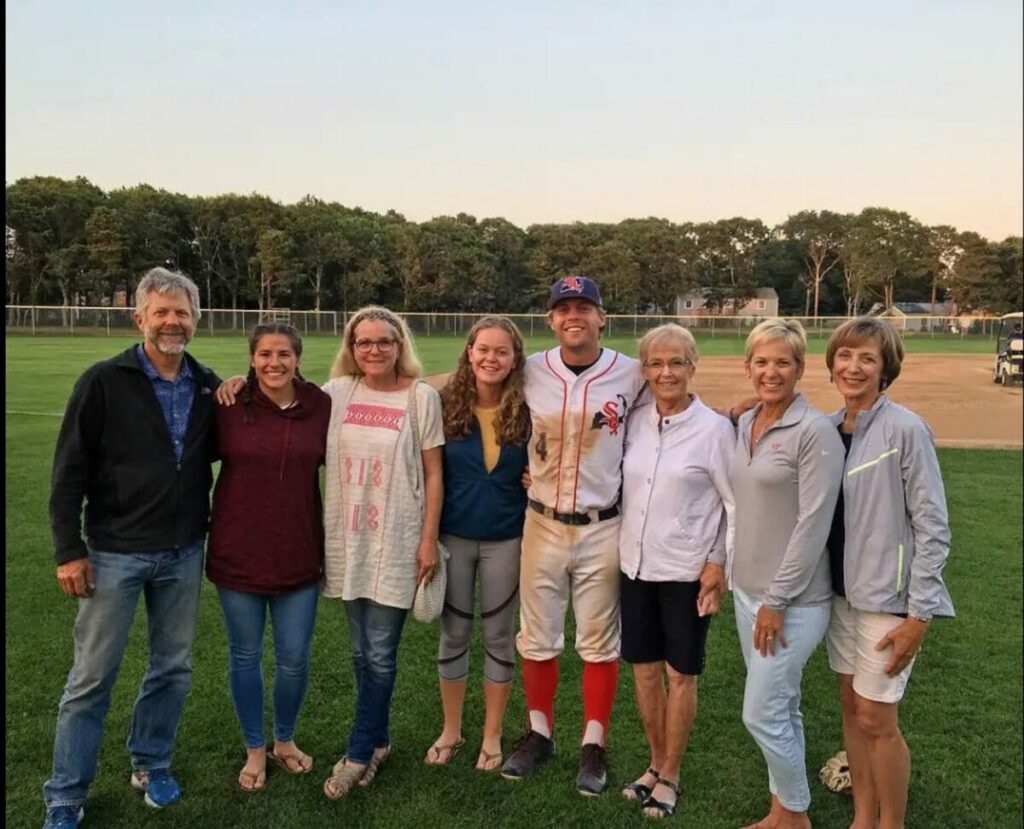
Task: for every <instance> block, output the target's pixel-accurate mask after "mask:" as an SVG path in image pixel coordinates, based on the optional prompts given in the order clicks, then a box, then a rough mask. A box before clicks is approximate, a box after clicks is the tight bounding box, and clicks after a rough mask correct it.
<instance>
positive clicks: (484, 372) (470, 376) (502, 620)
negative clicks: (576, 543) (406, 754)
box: [424, 317, 530, 772]
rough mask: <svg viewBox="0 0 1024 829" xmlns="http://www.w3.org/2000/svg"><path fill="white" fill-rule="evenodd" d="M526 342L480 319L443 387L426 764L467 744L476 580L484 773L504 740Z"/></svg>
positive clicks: (496, 762) (511, 662) (498, 320)
mask: <svg viewBox="0 0 1024 829" xmlns="http://www.w3.org/2000/svg"><path fill="white" fill-rule="evenodd" d="M525 361H526V356H525V354H524V353H523V338H522V336H521V335H520V333H519V329H518V328H516V326H515V324H514V323H513V322H512V321H511V320H509V319H507V318H506V317H484V318H483V319H481V320H480V321H479V322H477V323H476V324H475V325H474V326H473V327H472V328H471V329H470V331H469V336H468V337H467V340H466V347H465V348H464V349H463V350H462V353H461V354H460V355H459V362H458V365H457V366H456V369H455V371H454V372H453V373H452V375H451V377H449V378H448V382H447V384H446V385H445V387H444V388H443V389H442V390H441V405H442V408H443V410H444V433H445V435H444V436H445V445H444V509H443V510H442V512H441V539H442V541H444V544H445V546H446V547H447V548H448V550H449V552H450V553H451V559H450V560H449V562H448V589H447V593H446V595H445V607H444V614H443V615H442V617H441V642H440V646H439V648H438V655H437V668H438V673H439V674H440V679H439V682H440V691H441V704H442V708H443V709H444V728H443V729H442V731H441V735H440V736H439V737H438V738H437V739H436V740H435V741H434V743H433V745H431V747H430V748H429V749H428V750H427V754H426V757H425V758H424V760H425V762H426V763H427V764H428V765H432V766H442V765H447V764H448V763H449V762H451V761H452V759H454V757H455V755H456V754H457V753H458V751H459V749H460V748H461V747H462V746H463V745H464V743H465V740H464V739H463V737H462V705H463V701H464V699H465V696H466V675H467V674H468V672H469V640H470V634H471V633H472V630H473V617H474V611H475V608H476V583H477V577H478V576H479V580H480V625H481V627H482V629H483V645H484V670H483V672H484V733H483V741H482V743H481V746H480V754H479V756H478V757H477V761H476V768H477V770H478V771H485V772H493V771H497V770H498V769H499V768H500V767H501V762H502V753H501V734H502V721H503V720H504V717H505V708H506V706H507V705H508V698H509V692H510V691H511V688H512V677H513V675H514V673H515V638H514V635H513V627H514V625H515V611H516V602H515V599H516V595H517V594H518V592H519V557H520V552H521V542H522V535H523V521H524V519H525V517H526V491H525V490H524V489H523V486H522V482H521V476H522V474H523V470H524V469H525V468H526V465H527V450H526V444H527V441H528V440H529V437H530V412H529V409H527V407H526V402H525V401H524V399H523V366H524V364H525Z"/></svg>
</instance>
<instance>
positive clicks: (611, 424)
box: [590, 394, 627, 435]
mask: <svg viewBox="0 0 1024 829" xmlns="http://www.w3.org/2000/svg"><path fill="white" fill-rule="evenodd" d="M626 408H627V405H626V398H625V397H623V396H622V395H621V394H617V395H615V399H614V400H609V401H608V402H607V403H605V404H604V405H603V406H602V407H601V410H600V411H599V412H597V413H596V414H595V415H594V421H593V423H591V424H590V428H591V429H600V428H601V427H602V426H607V427H608V432H609V433H610V434H613V435H617V434H618V433H619V426H620V425H621V424H622V421H623V420H624V419H625V417H626Z"/></svg>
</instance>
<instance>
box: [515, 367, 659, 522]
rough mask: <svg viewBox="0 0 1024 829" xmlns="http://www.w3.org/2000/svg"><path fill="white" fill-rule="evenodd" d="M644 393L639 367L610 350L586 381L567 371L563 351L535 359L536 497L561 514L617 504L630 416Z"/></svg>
mask: <svg viewBox="0 0 1024 829" xmlns="http://www.w3.org/2000/svg"><path fill="white" fill-rule="evenodd" d="M642 386H643V378H642V377H641V372H640V363H639V362H638V361H637V360H634V359H633V358H632V357H627V356H626V355H625V354H620V353H618V352H617V351H612V350H611V349H608V348H606V349H603V350H602V351H601V356H600V357H599V358H598V360H597V362H596V363H595V364H594V365H592V366H591V367H590V368H588V369H587V370H586V371H584V372H583V373H582V374H580V375H579V376H577V375H576V374H574V373H573V372H572V371H571V370H569V369H568V368H566V366H565V363H563V362H562V357H561V352H560V349H558V348H553V349H551V350H550V351H543V352H541V353H539V354H533V355H532V356H530V357H529V358H528V359H527V361H526V387H525V394H526V404H527V406H529V408H530V418H531V420H532V423H533V436H532V437H531V438H530V447H529V455H530V477H531V479H532V483H531V485H530V492H529V496H530V498H532V499H533V500H535V501H539V502H540V503H542V504H543V505H544V506H546V507H551V508H552V509H554V510H555V512H586V511H588V510H595V509H605V508H607V507H610V506H612V505H613V504H614V503H616V501H617V499H618V497H619V488H620V486H621V484H622V447H623V437H624V436H625V431H626V428H625V426H626V423H625V421H626V413H627V412H628V411H629V409H630V407H631V406H632V405H633V401H634V400H635V399H636V396H637V394H639V392H640V389H641V387H642Z"/></svg>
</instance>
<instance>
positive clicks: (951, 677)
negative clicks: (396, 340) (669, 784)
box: [5, 337, 1024, 829]
mask: <svg viewBox="0 0 1024 829" xmlns="http://www.w3.org/2000/svg"><path fill="white" fill-rule="evenodd" d="M130 342H133V340H132V339H131V338H116V337H111V338H107V337H96V338H86V337H76V338H70V337H52V338H51V337H36V338H28V337H15V338H8V339H7V367H6V369H7V371H6V375H7V383H8V387H7V401H6V408H7V411H8V414H7V418H6V422H7V448H6V462H7V490H6V507H7V547H6V552H7V586H6V596H7V610H6V622H7V659H6V690H7V709H6V726H7V749H6V776H5V784H6V819H7V825H8V826H15V827H21V826H33V825H35V826H38V825H39V824H40V823H41V821H42V814H43V809H42V803H41V793H40V787H41V785H42V782H43V780H44V779H45V778H46V777H47V775H48V772H49V768H50V762H51V747H52V740H53V727H54V721H55V714H56V708H57V702H58V700H59V698H60V693H61V688H62V686H63V683H64V679H65V676H66V673H67V670H68V668H69V667H70V665H71V636H70V633H71V626H72V622H73V619H74V613H75V606H74V603H73V602H72V601H71V600H69V599H67V598H65V597H63V596H62V595H61V594H60V593H59V590H58V588H57V586H56V582H55V580H54V578H53V563H52V557H51V549H52V547H51V541H50V534H49V528H48V520H47V509H46V502H47V496H48V486H49V473H50V463H51V459H52V452H53V443H54V439H55V437H56V433H57V429H58V428H59V424H60V419H59V417H56V416H53V415H56V414H59V413H60V412H61V411H62V409H63V406H64V401H65V400H66V399H67V395H68V393H69V391H70V389H71V386H72V384H73V383H74V380H75V379H76V377H77V376H78V375H79V374H80V372H81V371H82V369H83V368H85V367H86V366H87V365H89V364H91V363H92V362H94V361H95V360H97V359H100V358H103V357H106V356H109V355H110V354H112V353H113V352H115V351H116V350H118V349H120V348H123V347H124V346H125V345H127V344H128V343H130ZM548 342H550V341H549V340H547V339H544V338H539V339H537V340H535V341H533V342H532V343H531V345H534V346H535V347H543V346H546V345H547V344H548ZM710 342H711V341H705V342H703V343H702V346H703V347H704V352H705V353H738V352H736V351H727V352H714V351H711V350H710V347H709V345H708V343H710ZM726 342H728V341H726V340H721V339H716V340H715V341H714V345H715V347H717V345H718V344H719V343H726ZM609 345H611V346H612V347H616V346H618V347H622V348H623V349H624V350H627V351H630V352H632V350H633V349H632V347H631V345H632V342H631V340H625V339H624V340H617V339H616V340H610V341H609ZM335 348H336V341H335V340H334V339H333V338H310V339H309V341H308V342H307V354H306V357H305V360H304V368H305V371H306V374H307V376H309V377H310V379H313V380H317V381H321V380H323V378H324V377H325V376H326V373H327V368H328V366H329V365H330V362H331V359H332V358H333V355H334V350H335ZM420 348H421V352H422V354H423V358H424V363H425V365H426V368H427V370H428V371H429V372H435V371H443V370H446V369H448V368H450V367H451V365H452V364H453V362H454V355H455V354H456V353H457V351H458V348H459V341H457V340H454V339H450V338H449V339H445V338H422V339H421V340H420ZM192 350H193V352H194V353H195V354H196V355H197V356H198V357H199V358H200V359H201V360H203V361H204V362H207V363H208V364H210V365H211V366H213V367H214V368H215V369H216V370H217V371H218V372H219V373H221V374H222V375H225V376H227V375H229V374H233V373H238V372H241V371H243V369H244V367H245V365H246V360H245V346H244V343H243V342H242V341H241V340H240V339H237V340H235V339H229V338H216V339H209V338H203V337H200V338H199V339H198V340H196V342H195V343H194V346H193V348H192ZM12 411H21V412H39V413H43V415H42V416H41V415H39V414H12V413H11V412H12ZM47 414H48V415H51V416H46V415H47ZM940 461H941V463H942V467H943V472H944V476H945V480H946V485H947V493H948V498H949V504H950V512H951V521H952V529H953V539H954V541H953V552H952V555H951V558H950V562H949V566H948V567H947V570H946V575H947V580H948V582H949V586H950V590H951V592H952V594H953V598H954V601H955V603H956V606H957V611H958V614H959V615H958V618H957V619H955V620H944V621H938V622H936V623H935V624H933V626H932V628H933V629H932V630H931V632H930V633H929V637H928V640H927V642H926V645H925V652H924V653H923V654H922V656H921V658H920V659H919V661H918V664H917V665H916V666H915V669H914V673H913V675H912V677H911V681H910V687H909V689H908V693H907V698H906V700H905V702H904V703H903V705H902V706H901V709H902V716H901V719H902V723H903V728H904V733H905V735H906V738H907V741H908V743H909V744H910V746H911V750H912V752H913V763H914V769H913V781H912V785H911V793H910V818H909V820H908V824H907V825H908V826H910V827H920V828H921V829H924V828H925V827H927V828H928V829H931V827H1012V826H1020V825H1021V818H1022V809H1021V796H1022V783H1021V776H1022V771H1024V768H1022V736H1021V711H1022V692H1021V668H1022V604H1021V577H1022V567H1021V563H1022V538H1021V518H1022V514H1021V495H1022V476H1021V461H1022V455H1021V453H1020V452H999V451H967V450H942V451H940ZM725 605H726V607H725V609H724V612H723V614H722V616H721V617H720V618H719V619H717V620H716V621H715V622H714V624H712V627H711V634H710V637H709V643H708V654H709V655H708V667H707V671H706V673H705V674H704V676H703V677H702V679H701V682H700V710H699V713H698V716H697V723H696V726H695V729H694V734H693V738H692V741H691V748H690V753H689V756H688V758H687V761H686V763H685V765H684V770H683V781H682V782H683V792H684V795H683V801H682V805H681V807H680V815H679V816H677V817H676V818H674V819H673V820H674V822H675V823H676V824H677V825H680V826H683V825H685V826H691V827H711V829H715V827H723V829H724V828H725V827H729V828H730V829H732V828H734V827H737V826H740V825H743V824H745V823H749V822H751V821H752V820H754V819H756V818H758V817H760V816H761V815H762V814H763V813H764V811H765V809H766V805H767V783H766V779H765V771H764V765H763V762H762V760H761V758H760V754H759V752H758V751H757V749H756V748H755V746H754V744H753V742H752V740H751V739H750V738H749V736H748V735H747V734H746V731H745V729H744V728H743V725H742V723H741V722H740V707H741V699H742V687H743V686H742V661H741V657H740V652H739V646H738V644H737V641H736V632H735V626H734V624H733V617H732V607H731V602H730V601H729V600H727V601H726V603H725ZM139 615H140V616H142V613H140V614H139ZM567 640H568V641H572V634H571V630H570V631H569V632H567ZM436 645H437V626H436V625H432V626H424V625H420V624H417V623H415V622H412V621H410V622H409V626H408V627H407V629H406V635H405V637H404V639H403V643H402V647H401V651H400V657H399V666H400V667H399V677H398V685H397V688H396V693H395V701H394V714H393V722H392V736H393V740H394V745H395V754H394V755H393V758H392V760H391V761H390V763H389V764H388V765H387V766H386V767H385V769H384V771H383V772H382V773H381V776H380V777H379V778H378V780H377V782H375V783H374V785H373V786H372V787H371V789H369V790H367V791H365V792H363V791H361V792H356V793H354V794H353V795H351V796H350V797H348V798H346V799H345V800H344V801H342V802H341V803H330V802H328V801H327V800H326V799H325V798H324V797H323V795H322V794H321V791H320V785H321V783H322V781H323V778H324V776H325V775H326V773H327V770H328V768H329V765H330V763H331V762H333V760H334V759H336V758H337V757H338V756H339V755H340V754H341V753H342V750H343V746H344V740H345V736H346V735H347V730H348V727H349V725H350V724H351V718H352V714H353V708H354V697H353V687H352V686H353V681H352V672H351V667H350V664H351V663H350V659H349V656H348V653H349V647H348V634H347V630H346V629H345V625H344V622H343V613H342V609H341V605H340V602H337V601H331V600H325V601H323V602H322V603H321V606H320V618H319V619H318V621H317V625H316V633H315V639H314V646H313V647H314V652H313V653H314V655H313V666H312V677H311V683H310V690H309V696H308V700H307V703H306V707H305V711H304V714H303V719H302V721H301V723H300V726H299V732H298V739H299V742H300V745H302V747H303V748H304V749H305V750H306V751H308V752H310V753H311V754H312V755H313V756H314V757H315V758H316V769H315V771H314V773H313V774H312V775H310V776H309V777H306V778H292V777H288V776H286V775H284V774H282V773H280V772H278V773H275V770H273V769H272V770H271V771H270V776H269V781H268V786H267V788H266V789H265V790H264V791H262V792H259V793H255V794H243V793H241V792H239V791H238V790H237V789H236V788H235V777H236V774H237V771H238V768H239V767H240V766H241V763H242V762H243V750H242V748H241V740H240V737H239V734H238V730H237V724H236V722H235V719H234V712H233V710H232V708H231V701H230V697H229V694H228V689H227V681H226V671H227V653H226V642H225V636H224V631H223V625H222V621H221V618H220V609H219V606H218V604H217V601H216V596H215V593H214V591H213V590H212V589H211V588H210V586H209V585H206V586H205V587H204V592H203V598H202V605H201V618H200V626H199V636H198V641H197V645H196V650H195V658H194V664H195V679H194V685H193V691H192V694H191V696H190V698H189V701H188V704H187V707H186V710H185V715H184V718H183V720H182V725H181V729H180V732H179V738H178V744H177V753H176V759H175V769H176V772H177V773H178V776H179V778H180V779H181V781H182V784H183V786H184V787H185V791H186V795H185V800H184V801H183V802H182V803H181V804H180V805H179V806H176V807H174V808H173V809H171V810H167V811H166V812H152V811H150V810H147V809H145V807H144V806H142V804H141V801H140V799H139V798H138V795H137V794H136V793H134V792H133V791H131V790H130V789H129V787H128V785H127V777H128V771H129V764H128V758H127V756H126V752H125V750H124V737H125V734H126V732H127V728H128V722H129V717H130V711H131V705H132V701H133V699H134V696H135V694H136V692H137V690H138V687H139V682H140V679H141V676H142V672H143V670H144V660H145V639H144V630H143V628H142V625H141V624H140V625H137V626H136V629H135V630H133V633H132V637H131V640H130V643H129V647H128V651H127V653H126V656H125V661H124V664H123V667H122V670H121V676H120V679H119V680H118V683H117V686H116V687H115V690H114V699H113V705H112V707H111V711H110V714H109V716H108V717H107V736H106V739H105V740H104V744H103V750H102V753H101V757H100V773H99V776H98V778H97V780H96V782H95V783H94V785H93V787H92V790H91V792H90V799H89V803H88V805H87V812H88V814H87V817H86V822H85V824H84V825H85V827H89V826H94V827H96V826H102V827H134V826H140V825H147V826H166V827H170V826H176V825H191V826H196V827H205V826H232V827H233V826H248V825H259V826H272V827H285V826H307V825H308V826H312V825H319V824H324V823H327V822H331V823H334V822H337V823H341V824H344V825H350V826H366V827H371V826H380V827H384V826H387V827H406V826H408V827H414V826H416V827H420V826H427V825H435V824H443V825H444V826H446V827H473V826H488V827H490V826H522V827H530V829H537V827H561V826H588V827H590V826H601V827H604V826H624V827H625V826H640V825H646V824H643V822H642V818H641V817H640V816H639V815H638V814H637V813H636V810H635V809H634V808H632V807H631V806H630V805H629V804H627V803H626V802H625V801H623V800H622V799H621V798H620V797H619V796H618V795H617V794H616V793H614V792H611V793H609V794H608V795H607V796H605V797H602V798H596V799H584V798H581V797H579V796H578V795H577V794H576V792H575V790H574V789H573V786H572V783H573V780H574V777H575V771H576V759H577V755H576V752H577V748H576V743H577V737H578V735H579V733H580V728H581V722H580V717H581V711H580V704H579V682H580V670H579V668H580V663H579V661H578V659H577V658H576V657H575V655H573V654H571V653H569V654H566V655H565V656H564V657H563V658H562V660H561V670H562V683H561V686H560V695H559V699H558V702H557V709H556V715H557V719H558V732H557V736H558V739H559V745H558V754H557V756H556V759H555V760H554V761H553V762H552V763H550V764H549V765H548V766H547V767H545V768H543V769H542V770H541V771H540V772H539V773H538V774H537V776H536V779H532V780H529V781H525V782H523V783H520V784H514V783H510V782H508V781H504V780H501V779H499V778H496V777H494V776H484V775H480V774H478V773H476V772H474V771H473V769H472V765H473V761H474V759H475V756H476V751H477V749H478V748H479V732H480V728H481V725H482V718H483V712H482V705H481V700H480V694H479V693H471V694H470V696H469V700H468V701H467V708H466V717H465V728H464V734H465V736H466V738H467V746H466V748H465V749H464V751H463V753H462V754H460V755H459V756H458V758H457V759H456V761H455V763H454V764H453V766H452V767H449V768H430V767H426V766H424V765H423V763H422V755H423V753H424V751H425V750H426V748H427V746H429V745H430V743H431V742H432V741H433V739H434V738H435V737H436V736H437V734H438V733H439V729H440V722H441V715H440V703H439V701H438V698H437V693H436V669H435V666H434V656H435V652H436ZM480 655H481V650H480V645H479V642H475V644H474V651H473V661H472V666H471V671H472V683H473V685H474V686H476V685H477V683H478V680H479V670H480ZM269 674H270V671H269V662H268V676H269ZM804 687H805V693H804V703H803V709H804V714H805V719H806V728H807V741H808V743H807V755H808V766H809V768H810V769H811V770H812V771H814V770H816V769H817V768H818V767H819V766H820V765H821V764H822V763H823V762H824V760H826V759H827V758H828V757H830V756H831V755H832V754H833V753H834V752H835V751H836V750H837V749H838V748H839V747H840V745H841V732H840V725H839V719H838V709H837V705H836V699H835V696H836V694H835V687H834V679H833V677H832V676H831V675H830V673H829V671H828V666H827V663H826V659H825V654H824V649H823V648H822V649H820V650H819V652H818V653H816V654H815V656H814V657H813V658H812V660H811V662H810V664H809V666H808V671H807V676H806V680H805V686H804ZM632 693H633V692H632V682H631V678H630V676H629V674H628V670H624V671H623V673H622V679H621V681H620V685H619V692H618V698H617V702H616V710H615V715H614V717H613V724H612V728H611V734H610V744H611V754H610V756H611V762H612V778H613V784H621V783H622V782H624V781H625V780H628V779H630V778H631V777H632V776H634V775H636V774H637V773H639V772H640V771H641V770H642V769H643V768H644V767H645V764H646V762H647V757H646V753H645V750H644V745H643V736H642V735H643V731H642V728H641V725H640V722H639V719H638V716H637V714H636V710H635V706H634V704H633V700H632ZM523 716H524V711H523V700H522V693H521V689H520V687H519V685H518V683H517V684H516V686H515V687H514V690H513V696H512V702H511V705H510V710H509V715H508V717H507V719H506V735H507V737H508V738H509V739H507V740H506V749H507V748H508V743H509V742H510V741H511V738H514V737H516V736H518V733H519V732H520V724H521V723H522V721H523ZM268 727H269V721H268ZM616 787H617V785H616ZM812 794H813V797H814V803H813V805H812V807H811V817H812V819H813V821H814V823H815V825H816V826H821V827H845V826H847V825H849V822H850V820H851V817H852V805H851V801H850V800H849V799H848V798H846V797H843V796H839V795H833V794H831V793H830V792H828V791H826V790H825V789H824V788H823V787H821V786H820V784H818V783H817V781H816V779H814V780H813V782H812Z"/></svg>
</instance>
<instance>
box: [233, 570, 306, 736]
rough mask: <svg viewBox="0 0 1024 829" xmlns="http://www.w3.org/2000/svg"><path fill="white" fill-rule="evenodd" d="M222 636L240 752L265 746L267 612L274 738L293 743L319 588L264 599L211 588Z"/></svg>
mask: <svg viewBox="0 0 1024 829" xmlns="http://www.w3.org/2000/svg"><path fill="white" fill-rule="evenodd" d="M217 595H218V596H220V606H221V610H223V611H224V627H225V628H227V633H228V684H229V685H230V687H231V698H232V700H233V701H234V703H235V713H236V714H237V715H238V723H239V725H241V727H242V739H244V740H245V745H246V748H260V747H261V746H264V745H266V744H267V740H266V736H265V735H264V733H263V632H264V630H265V629H266V624H267V608H268V607H269V608H270V620H271V627H272V628H273V632H274V737H276V738H277V739H278V740H280V741H281V742H282V743H286V742H288V741H289V740H293V739H294V738H295V724H296V723H297V722H298V719H299V711H300V710H301V709H302V701H303V698H304V697H305V696H306V686H307V684H308V682H309V645H310V641H311V640H312V638H313V624H314V622H315V621H316V602H317V598H318V597H319V595H320V587H319V585H316V584H312V585H310V586H309V587H303V588H302V589H300V590H295V591H293V592H291V593H282V594H281V595H274V596H264V595H260V594H257V593H240V592H238V591H235V590H227V589H225V588H223V587H218V588H217Z"/></svg>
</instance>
